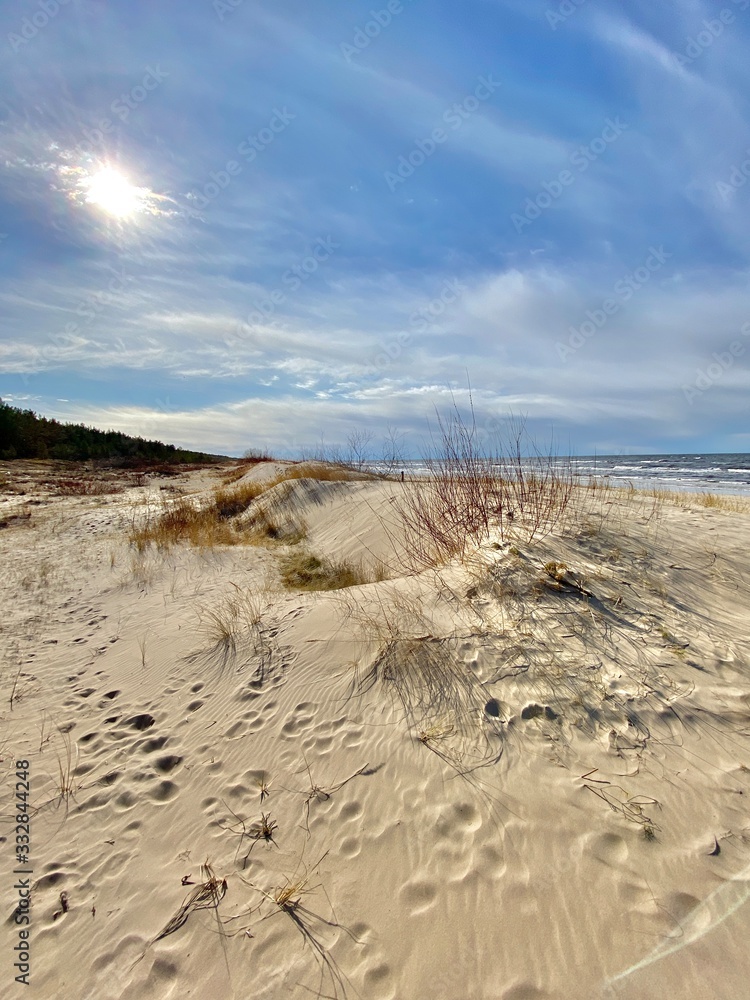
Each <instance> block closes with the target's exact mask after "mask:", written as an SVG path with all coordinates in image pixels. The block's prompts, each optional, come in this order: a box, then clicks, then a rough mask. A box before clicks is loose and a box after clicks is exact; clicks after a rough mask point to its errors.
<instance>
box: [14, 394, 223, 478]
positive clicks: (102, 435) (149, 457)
mask: <svg viewBox="0 0 750 1000" xmlns="http://www.w3.org/2000/svg"><path fill="white" fill-rule="evenodd" d="M15 458H56V459H62V460H65V461H72V462H79V461H89V460H94V461H103V462H108V463H111V464H114V465H124V466H127V465H131V464H143V463H147V464H150V463H154V464H156V463H160V462H166V463H169V464H183V463H188V462H189V463H193V462H200V463H203V462H216V461H219V460H220V458H221V456H218V455H207V454H205V453H204V452H199V451H186V450H185V449H183V448H176V447H175V446H174V445H173V444H164V443H163V442H161V441H148V440H146V439H145V438H142V437H131V436H130V435H129V434H122V433H120V432H119V431H100V430H97V429H96V428H94V427H87V426H86V425H85V424H68V423H60V421H58V420H50V419H48V418H47V417H40V416H38V415H37V414H36V413H34V411H33V410H21V409H19V408H18V407H16V406H9V405H8V404H7V403H5V402H3V400H2V399H0V459H3V460H5V461H8V460H12V459H15Z"/></svg>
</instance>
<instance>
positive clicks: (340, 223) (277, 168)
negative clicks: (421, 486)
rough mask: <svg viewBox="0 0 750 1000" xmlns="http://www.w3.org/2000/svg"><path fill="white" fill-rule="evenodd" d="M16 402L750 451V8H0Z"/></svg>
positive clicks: (231, 441) (181, 429)
mask: <svg viewBox="0 0 750 1000" xmlns="http://www.w3.org/2000/svg"><path fill="white" fill-rule="evenodd" d="M0 44H1V45H2V46H3V47H4V52H3V58H2V60H1V61H0V66H1V67H2V68H1V69H0V94H2V95H3V97H2V98H0V153H1V155H0V234H2V239H0V396H2V397H3V398H4V399H5V400H7V401H9V402H12V403H14V404H16V405H20V406H24V407H30V408H33V409H36V410H37V411H38V412H40V413H43V414H45V415H48V416H55V417H58V418H60V419H70V420H76V421H79V420H80V421H84V422H86V423H90V424H93V425H95V426H99V427H106V428H109V427H113V428H116V429H119V430H124V431H126V432H129V433H137V434H144V435H147V436H150V437H159V438H161V439H163V440H167V441H172V442H174V443H177V444H180V445H184V446H192V447H199V448H202V449H208V450H213V451H217V452H221V453H224V454H240V453H241V452H242V451H243V450H244V449H246V448H249V447H266V448H270V449H272V450H273V451H274V452H276V453H278V454H291V455H293V454H296V453H298V452H299V451H300V450H301V449H309V448H313V447H315V446H316V445H317V444H318V443H319V442H320V441H321V440H323V441H324V442H326V443H330V444H333V443H336V442H340V441H343V440H344V439H345V438H346V437H347V435H348V434H349V433H350V432H351V431H352V430H353V429H355V428H360V429H365V430H367V431H368V432H370V433H372V435H373V438H374V440H375V441H377V440H378V439H380V438H381V437H382V436H383V435H384V434H385V433H386V430H387V428H388V427H392V428H396V429H398V430H399V431H400V432H403V433H404V434H405V435H406V441H407V448H408V449H410V450H411V451H412V452H413V453H414V454H417V453H418V452H419V450H420V442H421V441H423V440H424V438H425V436H426V432H427V427H428V421H430V420H431V419H432V418H433V417H434V413H435V409H436V408H437V409H438V410H444V409H445V408H446V407H448V406H449V405H450V403H451V400H452V399H454V400H455V401H456V402H457V403H458V404H459V406H466V405H467V403H468V391H467V385H468V384H469V381H470V384H471V387H472V398H473V403H474V407H475V411H476V416H477V422H478V424H479V427H480V429H481V430H482V431H484V430H485V429H487V428H492V427H494V426H496V425H497V424H496V422H497V421H500V422H501V423H502V421H503V419H504V418H505V416H506V415H507V414H508V413H509V412H513V413H515V414H524V415H526V417H527V420H528V426H529V427H530V428H531V429H532V431H533V432H534V433H535V434H536V435H537V436H538V437H539V439H540V440H546V439H547V438H548V437H549V435H550V433H554V435H555V437H556V439H557V441H558V443H559V444H560V445H561V448H562V450H568V448H570V450H571V451H574V452H575V453H577V454H588V453H592V452H593V451H598V452H600V453H620V452H630V453H641V452H672V451H678V452H679V451H684V452H690V451H706V450H713V451H750V421H748V415H749V413H750V403H749V401H750V395H749V394H748V389H750V325H748V324H750V296H749V295H748V251H749V250H750V225H749V223H750V211H748V206H749V205H750V181H749V180H748V178H750V127H749V125H750V110H749V108H748V97H749V96H750V86H749V84H750V67H749V64H748V61H747V51H748V48H749V47H750V0H737V2H735V0H726V3H725V4H722V3H721V2H719V3H712V4H708V3H707V2H703V0H663V2H661V3H659V4H654V3H653V0H648V2H646V0H628V2H627V3H625V2H615V0H584V2H576V0H558V2H547V0H462V2H461V3H460V4H458V3H456V2H455V0H450V2H448V0H433V2H431V3H429V4H428V3H426V2H424V0H400V2H399V0H391V2H390V3H389V2H388V0H386V2H383V0H379V2H377V3H374V4H373V3H372V0H370V2H360V0H325V2H323V0H319V2H310V0H226V2H223V0H216V2H211V0H179V2H178V0H160V2H159V3H153V0H151V2H146V0H129V2H128V3H117V4H115V3H105V2H104V0H68V2H60V0H32V2H26V0H23V2H15V3H13V4H12V5H11V4H4V5H2V8H0Z"/></svg>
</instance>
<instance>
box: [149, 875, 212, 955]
mask: <svg viewBox="0 0 750 1000" xmlns="http://www.w3.org/2000/svg"><path fill="white" fill-rule="evenodd" d="M201 877H202V879H203V881H202V882H201V883H200V885H197V886H196V887H195V888H194V889H193V890H192V891H191V892H190V893H188V895H187V896H186V897H185V901H184V902H183V904H182V906H181V907H180V908H179V910H178V911H177V912H176V913H175V915H174V916H173V917H172V919H171V920H170V921H169V923H168V924H167V925H166V926H165V927H164V929H163V930H162V931H161V932H160V933H159V934H157V935H156V937H155V938H154V939H153V941H152V942H151V944H156V942H157V941H161V939H162V938H165V937H167V936H168V935H169V934H174V932H175V931H177V930H179V929H180V927H184V926H185V924H186V923H187V921H188V917H189V916H190V914H191V913H194V912H195V911H196V910H209V909H211V910H215V909H218V906H219V903H220V902H221V901H222V899H223V898H224V896H225V895H226V891H227V880H226V879H221V881H220V880H219V879H218V878H217V877H216V874H215V873H214V870H213V868H212V867H211V865H210V864H209V862H208V861H205V862H204V863H203V864H202V865H201Z"/></svg>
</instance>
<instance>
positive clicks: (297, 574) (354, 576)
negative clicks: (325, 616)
mask: <svg viewBox="0 0 750 1000" xmlns="http://www.w3.org/2000/svg"><path fill="white" fill-rule="evenodd" d="M280 569H281V582H282V583H283V584H284V586H285V587H288V588H289V589H290V590H342V589H343V588H345V587H359V586H361V585H362V584H365V583H372V582H373V581H374V575H372V574H368V573H366V572H365V570H364V569H363V568H362V566H361V564H356V563H350V562H346V561H344V560H334V559H321V558H319V557H318V556H316V555H314V554H313V553H312V552H308V551H306V550H304V549H303V550H300V551H297V552H291V553H289V554H288V555H287V556H285V557H284V558H283V559H282V560H281V566H280ZM381 579H382V577H381Z"/></svg>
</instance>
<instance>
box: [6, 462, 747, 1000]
mask: <svg viewBox="0 0 750 1000" xmlns="http://www.w3.org/2000/svg"><path fill="white" fill-rule="evenodd" d="M20 468H21V467H20V466H17V467H16V469H17V470H18V469H20ZM284 468H285V466H284V464H283V463H281V464H274V465H271V464H265V465H258V466H257V467H255V468H254V469H253V470H252V471H250V472H249V473H247V474H246V475H245V476H243V477H242V478H238V479H237V480H236V482H235V484H234V486H235V488H239V487H240V486H241V485H242V484H243V482H246V481H249V480H258V481H263V480H264V479H265V480H266V481H270V480H273V479H274V478H278V476H279V474H280V473H283V471H284ZM312 471H313V472H314V470H312ZM24 475H25V476H26V477H27V478H26V482H25V483H24V482H21V480H23V478H24ZM13 477H14V478H13V480H12V483H14V484H15V485H8V483H9V482H10V480H8V481H7V482H6V490H5V494H4V499H3V501H2V518H3V519H4V520H5V522H6V527H5V528H4V529H3V530H2V531H0V552H1V557H2V564H3V569H4V572H3V582H2V597H3V601H2V603H3V608H4V609H5V615H4V620H3V623H2V641H3V646H4V652H5V658H4V662H3V678H4V691H5V698H4V702H3V706H2V733H3V735H2V738H1V739H2V754H0V756H2V758H3V761H2V768H3V779H4V780H3V783H2V796H3V798H2V802H3V807H2V815H3V816H4V817H5V820H4V822H3V829H2V831H0V832H1V833H2V835H3V836H4V837H5V838H6V842H5V844H4V854H5V855H6V859H10V860H9V861H8V863H7V864H6V872H7V873H8V874H6V880H7V881H6V888H7V890H8V892H9V893H10V892H12V880H11V876H10V874H9V872H10V866H11V861H12V844H13V840H14V838H15V833H14V824H13V823H12V821H11V820H10V819H9V817H10V816H11V815H12V814H13V799H12V791H13V787H14V785H13V782H14V778H13V773H14V765H15V762H16V760H19V759H27V760H28V761H29V762H30V771H31V784H32V804H33V809H32V814H31V829H32V834H31V852H30V858H31V862H32V867H33V872H34V874H33V911H32V912H33V919H32V924H31V929H32V933H31V956H32V957H31V969H32V972H31V984H32V988H31V990H30V991H29V995H31V996H34V997H45V998H46V997H50V998H51V997H56V996H61V995H66V996H70V997H75V998H81V1000H115V998H118V1000H119V998H124V1000H135V998H138V1000H150V998H153V1000H157V998H158V1000H163V998H168V997H183V996H192V997H196V998H201V1000H203V998H214V997H216V998H218V997H237V998H240V997H243V998H244V997H253V998H263V1000H266V998H267V1000H272V998H273V1000H276V998H285V997H289V998H298V997H300V998H301V997H305V996H310V995H313V996H325V997H362V998H365V1000H407V998H408V1000H428V998H429V1000H480V998H481V1000H500V998H502V1000H532V998H568V997H570V998H582V997H583V998H597V997H602V998H610V997H612V998H615V997H617V998H627V1000H636V998H638V1000H642V998H651V997H653V998H657V997H658V998H662V997H664V996H679V997H682V998H689V1000H691V998H695V1000H698V998H709V997H710V998H740V997H745V996H747V982H748V977H749V976H750V959H749V958H748V957H747V947H746V941H747V939H748V933H749V931H750V908H749V907H748V905H746V904H747V898H748V895H749V894H750V819H749V818H748V797H749V796H750V685H749V683H748V668H749V666H750V664H749V662H748V659H749V658H748V640H749V639H750V615H749V614H748V606H749V604H750V602H749V601H748V589H749V588H748V582H749V581H748V571H747V557H746V552H747V551H748V546H749V543H750V530H749V529H750V521H749V520H748V516H747V514H741V513H731V512H725V511H721V510H707V509H701V508H698V507H695V508H683V507H680V506H677V505H671V504H668V503H663V502H657V501H655V500H652V499H647V498H642V497H638V496H634V497H626V496H624V495H621V494H618V493H615V492H613V491H605V492H599V493H597V494H596V495H586V496H583V495H582V497H581V499H580V503H578V502H576V504H574V506H575V507H576V512H575V514H574V515H573V516H571V517H570V518H569V519H568V520H567V521H566V522H565V524H564V525H563V524H561V525H560V526H558V528H556V529H555V530H554V531H553V532H552V533H550V534H549V535H547V536H546V537H543V538H537V539H535V540H534V541H533V542H528V541H526V540H525V537H524V533H523V525H521V524H519V525H517V526H516V527H514V528H513V530H512V531H511V532H510V534H508V533H507V532H506V533H505V534H504V536H503V537H500V535H499V534H497V535H493V536H491V537H489V538H487V539H485V540H483V541H482V542H481V544H479V545H476V546H474V547H472V549H471V551H470V553H469V554H468V556H467V557H466V558H464V559H463V560H462V561H460V562H459V561H454V562H450V563H447V564H445V565H442V566H440V567H426V568H424V569H422V570H421V571H419V572H416V571H414V570H413V569H412V570H407V568H406V567H407V562H408V559H407V550H408V539H406V538H405V537H404V534H403V530H402V529H401V527H400V521H399V518H398V513H397V508H398V498H399V496H400V495H402V492H403V490H405V489H408V488H409V485H408V484H404V485H402V484H400V483H384V482H379V481H357V480H355V481H349V482H337V481H319V480H317V479H316V478H315V477H314V475H307V476H305V477H303V478H300V479H296V480H290V481H288V482H281V483H279V484H278V485H275V486H273V487H272V488H271V489H270V490H269V491H268V492H267V493H264V494H262V495H261V496H260V497H259V498H258V499H257V500H255V501H254V502H253V504H252V505H251V506H250V507H249V508H248V510H247V511H246V512H244V513H242V514H240V515H239V516H238V517H237V518H236V523H237V526H238V529H241V528H242V527H243V526H244V527H245V528H246V529H247V530H248V532H250V531H251V528H252V525H253V524H254V523H257V521H258V518H259V517H261V512H264V513H263V516H265V517H266V518H270V517H273V518H274V519H275V522H274V523H278V524H283V523H296V524H297V525H301V526H303V528H304V530H303V531H302V532H301V535H303V536H304V537H303V538H302V540H296V543H295V544H285V542H284V535H283V532H282V533H281V534H280V535H279V537H278V539H276V540H274V539H270V540H266V542H265V543H264V544H257V539H256V540H255V544H252V545H233V546H227V545H220V546H211V547H209V546H202V547H190V546H188V545H174V546H172V547H170V548H168V549H164V550H158V549H156V548H155V547H154V546H151V547H147V546H146V547H143V548H142V550H141V551H139V550H138V549H137V548H136V547H133V546H132V545H130V544H129V541H128V537H129V533H130V531H131V529H132V526H133V525H134V524H137V523H138V521H139V519H141V518H142V517H143V516H144V512H145V510H146V509H147V505H149V504H151V505H152V506H153V505H154V504H156V503H160V502H162V500H163V498H165V497H166V498H174V497H177V496H179V495H188V496H192V497H194V498H195V499H196V502H202V501H204V500H206V499H207V498H209V497H210V496H211V491H212V490H213V489H214V488H215V487H216V485H217V482H218V480H217V479H216V476H215V473H214V472H212V471H209V470H198V471H193V472H190V473H188V474H185V475H183V476H182V477H170V478H169V479H158V478H153V477H151V478H150V479H149V480H148V481H147V482H146V483H145V484H143V485H136V484H133V483H128V484H127V488H126V489H123V490H122V491H121V492H117V493H110V494H108V493H102V494H101V495H89V496H75V495H74V496H69V495H68V496H61V495H59V492H58V491H56V490H55V489H54V487H53V486H50V485H49V484H48V485H46V486H43V485H41V484H40V482H39V479H40V475H39V469H38V467H37V468H32V469H29V470H27V472H24V473H22V472H19V471H16V472H14V473H13ZM18 489H25V490H26V492H25V493H23V494H21V493H18V492H17V490H18ZM178 491H181V492H178ZM38 501H40V502H38ZM28 514H30V516H26V515H28ZM300 549H304V550H305V551H306V552H309V553H312V554H317V555H318V556H319V557H321V558H325V559H328V560H334V561H336V560H338V561H348V562H349V563H356V564H357V565H358V566H359V569H360V570H361V572H362V573H363V574H364V576H365V577H366V578H371V579H372V582H367V583H363V584H361V585H360V586H354V587H347V588H345V589H341V590H331V591H325V592H302V591H295V590H289V589H287V588H285V587H283V586H282V584H281V579H280V575H281V572H282V567H283V562H284V559H285V558H288V557H289V556H290V554H293V553H294V552H295V551H300ZM368 574H369V576H368ZM11 694H12V705H11V702H10V699H11ZM206 866H208V867H206ZM62 894H64V896H63V898H64V901H65V905H64V906H63V905H62V903H61V895H62ZM6 898H7V895H6ZM5 924H6V928H7V930H8V936H9V940H11V945H9V946H8V947H9V949H10V947H12V943H13V942H14V940H15V938H14V935H15V934H16V926H15V924H14V921H13V913H12V912H11V913H10V915H9V916H8V917H6V920H5ZM19 988H20V987H19Z"/></svg>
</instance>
